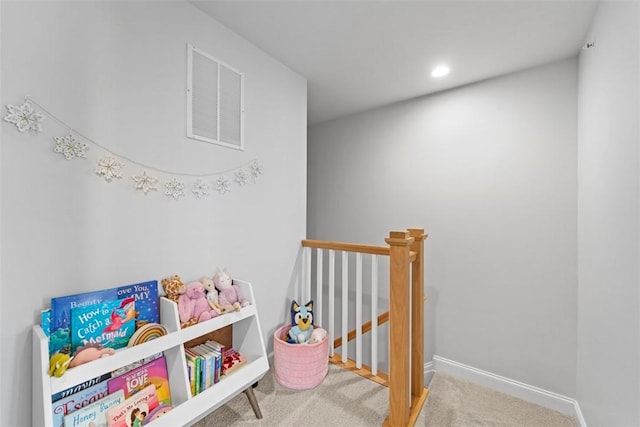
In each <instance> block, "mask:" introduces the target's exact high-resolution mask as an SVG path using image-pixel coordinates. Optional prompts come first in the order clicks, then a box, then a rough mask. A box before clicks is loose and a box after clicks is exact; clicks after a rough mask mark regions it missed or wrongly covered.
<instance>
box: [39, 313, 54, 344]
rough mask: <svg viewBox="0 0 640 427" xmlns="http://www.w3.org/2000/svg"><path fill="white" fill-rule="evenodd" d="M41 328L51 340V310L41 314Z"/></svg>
mask: <svg viewBox="0 0 640 427" xmlns="http://www.w3.org/2000/svg"><path fill="white" fill-rule="evenodd" d="M40 327H41V328H42V332H44V334H45V335H46V336H47V338H49V335H51V309H50V308H48V309H46V310H42V311H41V312H40Z"/></svg>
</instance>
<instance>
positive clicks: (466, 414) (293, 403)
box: [195, 365, 576, 427]
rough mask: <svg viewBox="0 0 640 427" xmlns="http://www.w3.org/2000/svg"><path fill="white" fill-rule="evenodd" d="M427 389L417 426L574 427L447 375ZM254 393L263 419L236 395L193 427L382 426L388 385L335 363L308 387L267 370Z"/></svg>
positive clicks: (544, 411)
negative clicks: (292, 386)
mask: <svg viewBox="0 0 640 427" xmlns="http://www.w3.org/2000/svg"><path fill="white" fill-rule="evenodd" d="M429 388H430V393H429V398H428V399H427V403H426V404H425V408H424V410H423V411H422V414H421V415H420V417H419V418H418V420H417V422H416V426H425V427H463V426H464V427H468V426H479V427H484V426H487V427H488V426H504V427H507V426H508V427H519V426H522V427H565V426H566V427H575V426H576V423H575V421H574V420H573V419H571V418H570V417H567V416H565V415H563V414H560V413H559V412H555V411H552V410H550V409H547V408H543V407H541V406H538V405H534V404H531V403H528V402H525V401H523V400H520V399H516V398H514V397H511V396H508V395H505V394H503V393H499V392H496V391H493V390H489V389H487V388H484V387H482V386H479V385H477V384H473V383H470V382H468V381H463V380H460V379H457V378H454V377H451V376H448V375H446V374H442V373H436V374H435V375H434V377H433V379H432V381H431V384H430V387H429ZM254 392H255V395H256V398H257V400H258V402H259V404H260V409H261V411H262V415H263V418H262V419H256V417H255V415H254V413H253V410H252V409H251V406H250V405H249V401H248V399H247V397H246V396H245V395H244V394H240V395H239V396H237V397H235V398H234V399H232V400H231V401H230V402H228V403H227V404H226V405H224V406H222V407H221V408H219V409H218V410H216V411H215V412H213V413H212V414H210V415H209V416H207V417H206V418H204V419H202V420H201V421H200V422H198V423H197V424H195V427H223V426H238V427H241V426H271V427H275V426H299V425H304V426H305V427H333V426H335V427H338V426H340V427H342V426H349V427H371V426H381V425H382V423H383V422H384V420H385V418H386V417H387V415H388V400H387V399H388V389H387V388H386V387H383V386H381V385H379V384H376V383H374V382H372V381H369V380H366V379H363V378H361V377H359V376H358V375H356V374H353V373H351V372H349V371H346V370H344V369H341V368H339V367H337V366H335V365H329V373H328V375H327V377H326V378H325V380H324V381H323V383H322V384H320V385H319V386H318V387H316V388H314V389H312V390H305V391H296V390H289V389H287V388H284V387H282V386H281V385H280V384H278V383H277V382H276V381H275V380H274V379H273V376H272V371H270V372H269V373H267V375H266V376H265V377H264V378H263V379H262V380H261V381H260V382H259V384H258V386H257V387H256V388H255V389H254Z"/></svg>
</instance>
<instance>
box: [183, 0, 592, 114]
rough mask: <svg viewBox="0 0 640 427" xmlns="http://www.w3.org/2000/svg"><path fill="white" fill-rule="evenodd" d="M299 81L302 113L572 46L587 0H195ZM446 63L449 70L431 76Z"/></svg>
mask: <svg viewBox="0 0 640 427" xmlns="http://www.w3.org/2000/svg"><path fill="white" fill-rule="evenodd" d="M190 2H191V3H192V4H194V5H195V6H196V7H198V8H199V9H201V10H203V11H204V12H205V13H207V14H208V15H210V16H212V17H213V18H214V19H216V20H217V21H219V22H220V23H222V24H224V25H225V26H227V27H228V28H230V29H231V30H233V31H234V32H235V33H237V34H239V35H240V36H242V37H244V38H245V39H247V40H249V41H250V42H252V43H253V44H254V45H256V46H258V47H259V48H261V49H262V50H264V51H265V52H267V53H269V54H270V55H271V56H273V57H275V58H276V59H278V60H279V61H280V62H282V63H283V64H285V65H287V66H288V67H290V68H291V69H293V70H294V71H296V72H298V73H299V74H301V75H302V76H304V77H305V78H306V79H307V81H308V123H309V124H310V125H313V124H318V123H321V122H324V121H327V120H331V119H334V118H338V117H342V116H345V115H349V114H352V113H356V112H360V111H363V110H367V109H371V108H375V107H378V106H381V105H385V104H389V103H392V102H397V101H401V100H405V99H409V98H414V97H417V96H421V95H425V94H429V93H434V92H437V91H441V90H444V89H448V88H452V87H456V86H460V85H464V84H468V83H471V82H475V81H479V80H483V79H487V78H491V77H494V76H498V75H502V74H506V73H510V72H513V71H518V70H522V69H525V68H529V67H532V66H536V65H541V64H545V63H549V62H553V61H556V60H559V59H563V58H568V57H571V56H574V55H576V54H577V53H578V52H579V51H580V49H581V47H582V46H583V45H584V44H585V42H587V40H586V39H585V37H586V34H587V31H588V28H589V25H590V22H591V17H592V16H593V13H594V11H595V8H596V2H594V1H587V0H582V1H581V0H573V1H559V0H552V1H549V0H547V1H542V0H537V1H523V0H505V1H483V0H469V1H451V0H450V1H424V0H423V1H416V0H414V1H397V0H395V1H392V0H387V1H357V0H351V1H310V0H297V1H273V0H262V1H203V0H191V1H190ZM440 63H446V64H448V65H449V66H450V67H451V73H450V74H449V75H448V76H447V77H444V78H441V79H438V80H436V79H434V78H432V77H431V76H430V74H429V73H430V70H431V68H432V67H434V66H435V65H437V64H440Z"/></svg>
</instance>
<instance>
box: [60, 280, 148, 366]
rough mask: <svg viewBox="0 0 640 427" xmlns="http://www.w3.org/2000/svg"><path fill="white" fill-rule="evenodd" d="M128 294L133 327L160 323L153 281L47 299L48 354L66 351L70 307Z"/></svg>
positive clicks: (111, 299) (69, 340)
mask: <svg viewBox="0 0 640 427" xmlns="http://www.w3.org/2000/svg"><path fill="white" fill-rule="evenodd" d="M131 297H133V298H135V302H136V327H138V325H139V324H143V323H160V313H159V309H158V304H159V302H158V281H157V280H151V281H148V282H141V283H134V284H131V285H122V286H118V287H115V288H109V289H103V290H98V291H91V292H84V293H79V294H74V295H66V296H62V297H56V298H51V313H50V322H51V323H50V325H51V326H50V337H49V354H50V355H51V354H53V353H55V352H57V351H60V350H62V349H64V348H65V347H67V349H69V350H70V348H71V310H72V309H74V308H78V307H86V306H89V305H95V304H101V303H103V302H108V301H115V300H118V299H127V298H131Z"/></svg>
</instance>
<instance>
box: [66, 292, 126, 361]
mask: <svg viewBox="0 0 640 427" xmlns="http://www.w3.org/2000/svg"><path fill="white" fill-rule="evenodd" d="M135 317H136V306H135V298H134V297H129V298H127V299H122V300H115V301H107V302H103V303H100V304H94V305H88V306H83V307H77V308H72V309H71V352H72V353H73V351H75V349H77V348H78V347H80V346H86V345H88V344H100V345H101V346H102V347H107V348H113V349H118V348H122V347H126V346H127V345H128V344H129V339H130V338H131V336H132V335H133V333H134V332H135V328H136V324H135Z"/></svg>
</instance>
